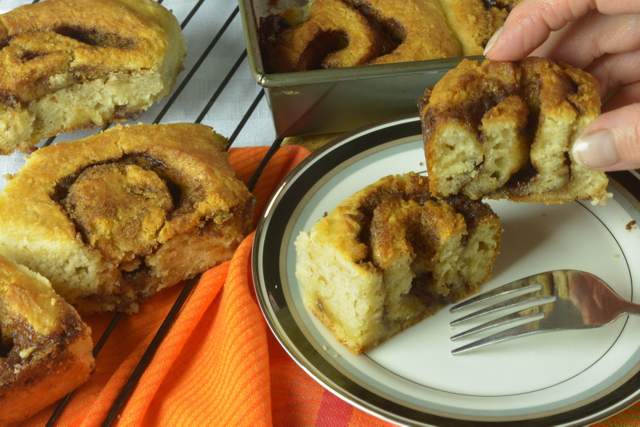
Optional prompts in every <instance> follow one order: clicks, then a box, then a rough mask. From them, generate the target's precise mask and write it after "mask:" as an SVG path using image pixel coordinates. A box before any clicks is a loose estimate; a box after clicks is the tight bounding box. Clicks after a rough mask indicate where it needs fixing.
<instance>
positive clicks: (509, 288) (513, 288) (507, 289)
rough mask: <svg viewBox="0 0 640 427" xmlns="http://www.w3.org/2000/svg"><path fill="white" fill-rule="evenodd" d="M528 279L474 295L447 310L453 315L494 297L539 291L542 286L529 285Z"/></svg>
mask: <svg viewBox="0 0 640 427" xmlns="http://www.w3.org/2000/svg"><path fill="white" fill-rule="evenodd" d="M530 283H531V282H530V278H528V277H525V278H524V279H520V280H516V281H514V282H510V283H507V284H506V285H503V286H500V287H498V288H495V289H493V290H491V291H488V292H485V293H482V294H480V295H476V296H475V297H473V298H470V299H468V300H466V301H463V302H461V303H459V304H456V305H454V306H453V307H451V308H450V309H449V311H450V312H451V313H454V312H456V311H458V310H462V309H463V308H467V307H469V306H472V305H474V304H478V303H480V302H483V301H486V300H489V299H491V298H495V297H499V296H504V295H509V294H512V293H514V292H518V291H525V290H526V291H530V292H533V291H534V290H538V289H540V288H541V287H542V286H541V285H539V284H533V285H532V284H530Z"/></svg>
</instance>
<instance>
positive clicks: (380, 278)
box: [295, 173, 502, 354]
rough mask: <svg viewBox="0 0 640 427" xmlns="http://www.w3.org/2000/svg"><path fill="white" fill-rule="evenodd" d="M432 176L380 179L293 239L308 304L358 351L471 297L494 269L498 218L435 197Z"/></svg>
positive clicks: (483, 208)
mask: <svg viewBox="0 0 640 427" xmlns="http://www.w3.org/2000/svg"><path fill="white" fill-rule="evenodd" d="M428 181H429V180H428V178H427V177H424V176H421V175H418V174H415V173H407V174H405V175H396V176H393V175H392V176H387V177H385V178H382V179H380V180H379V181H377V182H375V183H373V184H371V185H369V186H367V187H365V188H364V189H362V190H360V191H358V192H356V193H355V194H353V195H352V196H351V197H349V198H348V199H346V200H345V201H344V202H342V203H341V204H340V205H339V206H337V207H336V208H335V209H334V210H333V211H331V212H330V213H329V214H328V215H326V216H325V217H323V218H322V219H320V220H319V221H318V222H317V223H316V224H315V225H314V226H313V227H312V228H311V230H309V231H308V232H301V233H300V235H299V236H298V237H297V239H296V241H295V246H296V251H297V260H296V277H297V278H298V280H300V283H301V284H302V295H303V302H304V304H305V306H306V307H307V308H308V309H309V310H310V311H311V312H312V313H313V314H314V315H315V316H316V317H317V318H318V319H319V320H320V321H321V322H322V323H323V324H324V325H325V326H326V327H327V328H328V329H329V330H330V331H331V332H332V333H333V335H334V336H335V338H336V339H337V340H338V341H340V342H341V343H343V344H344V345H345V346H346V347H347V348H348V349H349V350H350V351H351V352H353V353H355V354H359V353H362V352H364V351H366V350H368V349H370V348H372V347H374V346H376V345H378V344H380V343H382V342H384V341H385V340H387V339H389V338H391V337H392V336H394V335H395V334H397V333H399V332H400V331H402V330H404V329H406V328H408V327H410V326H412V325H414V324H416V323H417V322H419V321H420V320H422V319H424V318H426V317H428V316H430V315H432V314H434V313H435V312H436V311H437V310H438V309H439V308H441V307H442V306H444V305H445V304H448V303H451V302H454V301H458V300H460V299H462V298H464V297H466V296H468V295H470V294H472V293H475V292H476V291H477V288H478V286H479V285H480V284H481V283H484V282H485V281H486V280H487V279H488V278H489V276H490V275H491V271H492V268H493V263H494V260H495V258H496V256H497V255H498V250H499V246H500V237H501V232H502V227H501V226H500V223H499V219H498V216H497V215H496V214H495V213H494V212H493V211H492V210H491V208H490V207H489V206H488V205H486V204H485V203H483V202H480V201H472V200H470V199H469V198H467V197H466V196H453V197H450V198H447V199H443V200H437V199H434V198H433V197H432V196H431V193H430V192H429V189H428V187H429V182H428Z"/></svg>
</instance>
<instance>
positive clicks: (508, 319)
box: [451, 309, 544, 341]
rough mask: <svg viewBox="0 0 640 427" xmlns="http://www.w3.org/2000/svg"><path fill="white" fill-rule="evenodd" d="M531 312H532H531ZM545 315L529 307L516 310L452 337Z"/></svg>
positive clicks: (462, 336)
mask: <svg viewBox="0 0 640 427" xmlns="http://www.w3.org/2000/svg"><path fill="white" fill-rule="evenodd" d="M529 313H530V314H529ZM542 317H544V313H541V312H537V313H531V311H530V310H529V309H524V310H520V311H516V312H515V313H510V314H507V315H506V316H502V317H499V318H497V319H493V320H490V321H488V322H486V323H483V324H482V325H478V326H475V327H473V328H471V329H467V330H466V331H464V332H460V333H459V334H456V335H454V336H452V337H451V341H454V340H457V339H460V338H464V337H468V336H469V335H473V334H476V333H478V332H482V331H486V330H488V329H492V328H497V327H499V326H504V325H508V324H510V323H513V322H517V321H519V320H532V319H540V318H542Z"/></svg>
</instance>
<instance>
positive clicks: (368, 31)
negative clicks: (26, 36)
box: [262, 0, 388, 73]
mask: <svg viewBox="0 0 640 427" xmlns="http://www.w3.org/2000/svg"><path fill="white" fill-rule="evenodd" d="M281 27H285V29H284V30H282V31H280V29H281ZM262 29H263V33H262V46H263V49H264V51H265V60H266V61H267V64H266V66H267V68H268V69H269V70H271V71H272V72H276V73H282V72H291V71H304V70H309V69H314V68H336V67H353V66H356V65H363V64H366V63H367V62H369V61H371V60H372V59H374V58H376V57H377V56H379V55H381V54H382V53H384V51H385V50H386V44H388V42H387V41H386V40H385V39H386V37H384V35H383V34H382V33H381V32H379V31H376V29H375V28H373V27H372V26H371V25H370V24H369V22H368V21H367V19H366V18H365V17H364V16H362V15H361V14H359V13H358V12H357V11H356V10H354V9H352V8H351V7H349V6H347V5H346V4H345V3H343V2H342V1H341V0H316V1H314V2H313V3H312V5H311V7H310V11H309V17H308V19H306V20H305V21H304V22H303V23H301V24H299V25H294V26H290V24H289V23H288V22H286V21H285V20H284V19H281V18H280V17H277V16H272V17H268V18H267V19H266V20H263V21H262ZM345 46H346V47H345Z"/></svg>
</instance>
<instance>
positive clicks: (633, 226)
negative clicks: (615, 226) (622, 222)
mask: <svg viewBox="0 0 640 427" xmlns="http://www.w3.org/2000/svg"><path fill="white" fill-rule="evenodd" d="M625 228H626V229H627V231H631V230H633V229H634V228H638V227H637V226H636V222H635V221H630V222H629V223H628V224H627V226H626V227H625Z"/></svg>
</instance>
